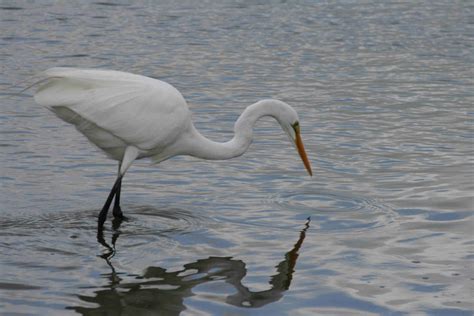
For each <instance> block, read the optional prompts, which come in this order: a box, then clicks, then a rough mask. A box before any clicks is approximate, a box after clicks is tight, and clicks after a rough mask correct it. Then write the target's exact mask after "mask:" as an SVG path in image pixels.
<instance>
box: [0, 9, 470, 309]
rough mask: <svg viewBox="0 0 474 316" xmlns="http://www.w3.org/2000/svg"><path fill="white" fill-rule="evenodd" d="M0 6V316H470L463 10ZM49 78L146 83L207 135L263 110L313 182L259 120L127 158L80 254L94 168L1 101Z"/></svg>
mask: <svg viewBox="0 0 474 316" xmlns="http://www.w3.org/2000/svg"><path fill="white" fill-rule="evenodd" d="M0 4H1V5H0V30H1V31H0V61H1V63H0V65H1V66H0V67H1V72H0V88H1V89H2V90H1V92H0V94H1V95H2V96H1V97H2V99H0V109H1V112H0V122H1V123H0V154H1V166H0V172H1V174H0V183H1V187H0V188H1V189H0V201H1V208H0V212H1V213H0V215H1V217H0V236H1V237H0V255H1V257H0V271H1V273H0V313H2V314H15V315H25V314H27V315H29V314H41V315H64V314H74V313H79V314H84V315H101V314H105V313H109V314H110V315H119V314H122V315H132V314H133V315H155V314H159V315H177V314H180V313H182V314H183V315H208V314H213V315H223V314H226V315H247V314H248V315H311V314H323V315H349V314H350V315H352V314H385V315H387V314H389V315H404V314H416V315H424V314H426V315H472V312H473V303H472V298H473V292H474V287H473V278H474V271H473V259H474V243H473V240H474V238H473V231H474V230H473V228H474V227H473V226H474V222H473V216H472V214H473V187H474V185H473V171H472V170H473V168H472V167H473V158H472V157H473V118H474V109H473V107H472V105H473V101H474V95H473V94H474V93H473V91H474V90H473V70H472V69H473V68H472V65H473V62H474V58H473V57H474V52H473V36H474V6H473V4H472V2H470V1H416V2H415V1H413V2H412V1H407V2H379V1H377V2H376V1H373V2H372V1H341V2H330V3H329V4H328V3H326V2H319V1H308V2H303V1H300V2H288V3H286V2H277V1H274V2H267V1H261V2H258V1H238V2H225V3H220V2H219V3H217V1H216V2H207V1H204V2H197V1H180V2H179V4H177V3H176V2H174V1H169V2H165V1H160V3H159V4H158V3H155V1H139V2H133V3H131V2H130V3H129V2H125V1H124V2H113V3H112V2H86V1H81V2H79V1H77V2H75V3H72V2H70V3H65V2H62V1H38V2H36V1H0ZM52 66H74V67H89V68H105V69H117V70H124V71H129V72H136V73H141V74H145V75H148V76H152V77H156V78H160V79H162V80H165V81H168V82H170V83H171V84H173V85H175V86H176V87H177V88H178V89H179V90H180V91H181V92H182V93H183V95H184V96H185V97H186V99H187V100H188V102H189V104H190V106H191V108H192V111H193V113H194V120H195V121H196V126H197V127H198V128H199V129H200V130H201V131H202V132H203V133H204V134H205V135H208V136H209V137H210V138H212V139H214V140H227V139H229V138H230V137H231V133H232V126H233V122H234V120H235V119H236V118H237V116H238V115H239V114H240V112H241V111H242V110H243V108H244V107H245V106H247V105H249V104H251V103H253V102H255V101H257V100H259V99H263V98H267V97H273V98H278V99H282V100H284V101H286V102H288V103H289V104H291V105H293V106H294V107H295V108H296V109H297V110H298V112H299V114H300V118H301V124H302V131H303V138H304V140H305V144H306V147H307V151H308V154H309V156H310V159H311V161H312V163H313V171H314V176H313V178H309V177H308V176H307V175H306V174H305V171H304V168H303V166H302V164H301V162H300V161H299V158H298V157H297V155H296V153H295V152H294V149H293V148H292V147H291V145H290V144H289V143H288V140H287V139H286V136H285V135H284V134H283V132H282V131H281V130H280V129H279V127H278V126H277V124H276V123H275V122H273V121H271V120H264V121H262V122H261V124H259V127H258V128H257V131H256V139H255V141H254V143H253V145H252V146H251V148H250V150H249V152H248V153H247V154H245V155H244V156H242V157H240V158H237V159H234V160H230V161H221V162H205V161H199V160H196V159H192V158H188V157H177V158H174V159H171V160H169V161H166V162H164V163H162V164H161V165H159V166H149V165H148V163H147V162H146V161H139V162H137V163H136V164H135V165H134V166H132V168H131V169H130V171H129V173H128V174H127V176H126V177H125V179H124V188H123V193H122V198H123V203H124V204H123V210H124V212H125V213H126V215H127V216H128V217H129V221H127V222H122V223H121V224H120V223H114V224H112V223H111V222H110V221H109V222H107V224H106V225H107V227H106V231H105V233H104V236H103V240H102V243H103V244H100V243H98V242H97V240H96V235H95V227H96V216H97V213H98V211H99V209H100V208H101V206H102V204H103V202H104V200H105V198H106V195H107V193H108V191H109V189H110V187H111V185H112V182H113V181H114V177H115V172H116V164H115V162H113V161H110V160H108V159H106V158H105V157H104V155H103V154H101V153H100V152H99V151H98V150H97V149H95V148H94V147H93V146H91V145H90V144H88V143H87V140H86V139H85V138H84V137H82V136H81V135H80V134H78V133H77V132H76V131H75V130H74V128H73V127H71V126H69V125H67V124H65V123H63V122H62V121H60V120H59V119H58V118H56V117H54V116H53V114H51V113H49V112H48V111H47V110H46V109H43V108H41V107H40V106H37V105H36V104H34V102H33V100H32V98H31V95H30V94H31V92H29V93H26V94H23V95H21V96H14V95H12V93H14V92H17V91H20V90H21V88H23V87H25V86H27V84H28V83H30V82H32V81H31V80H28V78H30V77H31V76H33V75H35V74H37V73H38V72H40V71H42V70H44V69H47V68H49V67H52ZM24 80H26V81H25V82H23V83H20V84H18V85H15V86H13V85H14V84H15V83H18V82H22V81H24ZM308 217H311V222H310V223H309V224H308V223H307V222H306V219H307V218H308Z"/></svg>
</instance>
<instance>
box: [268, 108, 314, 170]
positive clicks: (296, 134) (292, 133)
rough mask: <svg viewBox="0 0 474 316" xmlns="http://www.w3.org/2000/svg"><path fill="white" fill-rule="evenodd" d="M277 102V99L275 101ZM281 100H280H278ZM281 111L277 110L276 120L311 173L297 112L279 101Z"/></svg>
mask: <svg viewBox="0 0 474 316" xmlns="http://www.w3.org/2000/svg"><path fill="white" fill-rule="evenodd" d="M277 102H278V101H277ZM279 102H281V101H279ZM281 105H283V106H282V107H281V111H279V115H278V117H276V118H277V120H278V121H279V123H280V125H281V126H282V128H283V130H284V131H285V132H286V134H287V135H288V137H289V138H290V141H291V143H292V144H293V145H294V146H295V148H296V150H297V151H298V154H299V155H300V157H301V160H302V161H303V164H304V166H305V168H306V170H307V171H308V173H309V175H310V176H312V175H313V171H312V170H311V164H310V162H309V159H308V156H307V155H306V151H305V149H304V145H303V140H302V138H301V132H300V122H299V118H298V114H297V113H296V111H295V110H294V109H293V108H292V107H291V106H290V105H288V104H286V103H284V102H281Z"/></svg>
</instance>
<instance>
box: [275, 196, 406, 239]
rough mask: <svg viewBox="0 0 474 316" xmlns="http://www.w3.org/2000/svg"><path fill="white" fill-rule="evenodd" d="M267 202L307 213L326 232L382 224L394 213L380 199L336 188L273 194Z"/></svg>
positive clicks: (372, 226)
mask: <svg viewBox="0 0 474 316" xmlns="http://www.w3.org/2000/svg"><path fill="white" fill-rule="evenodd" d="M269 203H271V204H274V205H276V206H277V208H279V209H282V210H285V209H286V210H288V209H291V210H293V211H296V212H298V213H305V214H308V215H310V216H311V217H312V219H313V222H314V223H315V224H316V225H319V229H321V230H324V231H327V232H332V231H334V232H340V231H346V230H351V231H365V230H367V229H374V228H380V227H385V226H387V225H389V224H390V223H392V222H393V221H394V219H395V217H396V215H397V214H396V213H395V212H394V210H393V209H392V208H391V207H390V206H389V205H387V204H384V203H381V202H380V201H377V200H375V199H368V198H364V197H362V196H356V195H350V194H348V193H346V192H337V191H318V192H310V191H299V192H297V193H288V194H282V195H279V196H277V197H273V198H272V199H271V201H269Z"/></svg>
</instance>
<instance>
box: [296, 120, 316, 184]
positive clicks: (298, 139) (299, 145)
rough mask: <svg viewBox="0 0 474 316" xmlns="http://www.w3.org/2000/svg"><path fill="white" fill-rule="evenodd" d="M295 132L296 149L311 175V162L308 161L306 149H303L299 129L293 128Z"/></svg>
mask: <svg viewBox="0 0 474 316" xmlns="http://www.w3.org/2000/svg"><path fill="white" fill-rule="evenodd" d="M295 132H296V149H298V154H300V157H301V160H303V164H304V167H305V168H306V170H307V171H308V173H309V175H310V176H312V175H313V171H312V170H311V164H310V163H309V160H308V156H307V155H306V151H305V150H304V145H303V140H302V139H301V135H300V129H299V128H295Z"/></svg>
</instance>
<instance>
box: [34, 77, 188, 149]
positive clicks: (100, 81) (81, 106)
mask: <svg viewBox="0 0 474 316" xmlns="http://www.w3.org/2000/svg"><path fill="white" fill-rule="evenodd" d="M44 74H45V76H46V77H47V78H48V80H47V81H46V83H45V84H43V85H41V86H40V87H39V89H38V91H37V92H36V94H35V101H36V102H37V103H39V104H41V105H43V106H45V107H47V108H48V109H50V110H52V111H53V112H55V113H57V114H58V116H60V117H61V118H62V119H64V120H65V121H67V122H69V123H72V124H75V125H76V123H75V122H79V121H82V122H83V121H84V120H87V121H90V122H91V123H93V124H95V125H97V126H98V127H100V128H101V129H103V130H105V131H107V132H109V133H110V134H112V135H114V136H116V137H118V138H120V139H121V140H123V141H124V142H125V143H127V144H129V145H134V146H136V147H138V148H139V149H142V150H150V149H153V148H155V149H156V148H157V147H158V148H159V147H164V146H166V145H168V144H169V143H171V142H172V141H174V140H175V139H176V137H178V136H179V134H180V133H181V132H182V129H184V128H186V127H187V124H188V123H189V122H190V113H189V109H188V107H187V105H186V102H185V100H184V98H183V97H182V95H181V93H179V91H178V90H176V89H175V88H174V87H173V86H171V85H169V84H167V83H165V82H163V81H160V80H156V79H152V78H148V77H144V76H140V75H135V74H129V73H124V72H119V71H109V70H94V69H75V68H51V69H49V70H47V71H46V72H45V73H44ZM64 108H67V109H68V110H70V111H71V112H70V113H73V114H74V115H79V116H80V117H81V118H82V120H74V119H69V120H68V119H67V117H64V113H65V112H64V111H61V115H59V113H58V111H59V109H64ZM79 130H80V131H81V132H83V133H84V129H82V130H81V129H79ZM86 136H88V138H89V139H94V137H90V136H93V135H86ZM97 145H99V144H97ZM99 147H100V145H99Z"/></svg>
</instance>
